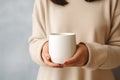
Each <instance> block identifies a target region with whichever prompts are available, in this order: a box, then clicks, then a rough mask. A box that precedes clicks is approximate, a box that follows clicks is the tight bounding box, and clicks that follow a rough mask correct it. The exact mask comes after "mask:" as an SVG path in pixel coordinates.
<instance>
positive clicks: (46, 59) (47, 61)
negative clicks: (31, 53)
mask: <svg viewBox="0 0 120 80" xmlns="http://www.w3.org/2000/svg"><path fill="white" fill-rule="evenodd" d="M43 59H44V62H45V64H46V65H48V66H50V67H54V68H63V65H62V64H56V63H53V62H51V58H50V57H49V59H48V58H46V57H45V56H43Z"/></svg>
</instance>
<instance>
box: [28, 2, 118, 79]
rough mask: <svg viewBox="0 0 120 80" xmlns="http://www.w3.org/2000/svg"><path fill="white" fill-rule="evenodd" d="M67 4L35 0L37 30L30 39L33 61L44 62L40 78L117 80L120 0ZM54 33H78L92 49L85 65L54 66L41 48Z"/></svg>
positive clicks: (34, 26)
mask: <svg viewBox="0 0 120 80" xmlns="http://www.w3.org/2000/svg"><path fill="white" fill-rule="evenodd" d="M67 1H68V2H69V4H68V5H66V6H64V7H63V6H59V5H55V4H53V3H52V2H51V1H50V0H35V4H34V10H33V15H32V16H33V29H32V30H33V31H32V35H31V36H30V38H29V45H30V53H31V57H32V59H33V61H35V62H36V63H37V64H39V65H40V69H39V73H38V78H37V80H114V77H113V74H112V72H111V69H112V68H116V67H118V66H119V65H120V0H96V1H94V2H90V3H89V2H86V1H85V0H67ZM51 32H55V33H61V32H74V33H76V35H77V36H76V38H77V43H79V42H84V43H85V44H86V45H87V47H88V49H89V61H88V63H87V64H86V65H85V66H83V67H66V68H62V69H59V68H51V67H48V66H46V65H45V64H44V62H43V60H42V58H41V49H42V46H43V44H44V43H45V42H46V41H47V40H48V35H49V34H50V33H51Z"/></svg>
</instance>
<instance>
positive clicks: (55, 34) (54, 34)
mask: <svg viewBox="0 0 120 80" xmlns="http://www.w3.org/2000/svg"><path fill="white" fill-rule="evenodd" d="M50 35H52V36H57V35H59V36H71V35H75V33H50Z"/></svg>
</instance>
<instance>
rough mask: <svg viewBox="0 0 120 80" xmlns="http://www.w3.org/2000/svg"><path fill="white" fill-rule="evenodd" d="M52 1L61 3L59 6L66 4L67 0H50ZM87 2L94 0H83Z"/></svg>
mask: <svg viewBox="0 0 120 80" xmlns="http://www.w3.org/2000/svg"><path fill="white" fill-rule="evenodd" d="M51 1H52V2H53V3H55V4H58V5H61V6H64V5H67V4H68V2H67V1H66V0H51ZM85 1H87V2H92V1H94V0H85Z"/></svg>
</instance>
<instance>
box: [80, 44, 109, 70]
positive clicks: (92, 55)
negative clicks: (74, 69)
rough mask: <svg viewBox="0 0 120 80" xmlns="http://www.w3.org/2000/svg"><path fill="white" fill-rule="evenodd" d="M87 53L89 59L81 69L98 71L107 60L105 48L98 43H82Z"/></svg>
mask: <svg viewBox="0 0 120 80" xmlns="http://www.w3.org/2000/svg"><path fill="white" fill-rule="evenodd" d="M84 44H85V45H86V46H87V48H88V51H89V59H88V62H87V64H86V65H84V66H83V67H82V68H85V69H90V70H95V69H98V68H99V67H100V66H101V65H103V64H104V62H105V61H106V59H107V55H108V53H107V46H106V45H102V44H98V43H87V42H84Z"/></svg>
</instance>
